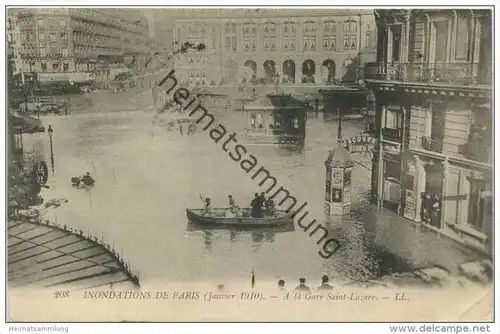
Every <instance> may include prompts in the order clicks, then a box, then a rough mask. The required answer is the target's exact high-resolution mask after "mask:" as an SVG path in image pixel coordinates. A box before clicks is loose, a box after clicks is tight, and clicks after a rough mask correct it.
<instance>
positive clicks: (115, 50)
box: [9, 8, 149, 73]
mask: <svg viewBox="0 0 500 334" xmlns="http://www.w3.org/2000/svg"><path fill="white" fill-rule="evenodd" d="M12 10H13V9H9V11H12ZM18 19H19V23H20V30H21V56H22V58H23V68H24V71H25V72H28V71H29V72H52V73H53V72H99V71H102V70H105V69H108V68H109V66H110V65H113V64H115V65H116V64H124V65H127V66H128V67H130V68H134V69H136V70H139V71H140V70H141V66H143V63H144V59H146V58H147V56H148V55H149V36H148V25H147V20H146V19H145V18H144V16H143V15H142V12H141V11H140V10H139V9H101V8H29V9H28V8H23V9H21V10H19V11H18Z"/></svg>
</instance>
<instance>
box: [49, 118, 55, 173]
mask: <svg viewBox="0 0 500 334" xmlns="http://www.w3.org/2000/svg"><path fill="white" fill-rule="evenodd" d="M47 133H48V134H49V139H50V167H51V168H52V175H54V148H53V146H52V136H53V135H54V130H53V129H52V126H51V125H49V128H48V129H47Z"/></svg>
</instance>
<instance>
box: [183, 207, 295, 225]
mask: <svg viewBox="0 0 500 334" xmlns="http://www.w3.org/2000/svg"><path fill="white" fill-rule="evenodd" d="M227 211H228V209H227V208H217V209H212V213H211V214H210V215H205V214H203V209H186V215H187V217H188V219H189V220H190V221H191V222H193V223H198V224H206V225H219V226H236V227H238V226H241V227H276V226H283V225H288V224H293V217H292V215H293V212H286V211H283V210H276V212H275V216H274V217H264V218H252V217H251V216H250V209H241V210H240V216H239V217H226V212H227Z"/></svg>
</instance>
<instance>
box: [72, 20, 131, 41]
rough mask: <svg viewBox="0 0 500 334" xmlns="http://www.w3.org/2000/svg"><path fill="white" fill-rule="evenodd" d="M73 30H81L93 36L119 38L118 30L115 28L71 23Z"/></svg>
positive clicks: (94, 24) (80, 22) (78, 22)
mask: <svg viewBox="0 0 500 334" xmlns="http://www.w3.org/2000/svg"><path fill="white" fill-rule="evenodd" d="M73 29H75V30H82V31H84V32H90V33H95V34H101V35H107V36H112V37H120V36H121V35H120V30H119V29H117V28H110V27H107V26H105V25H103V24H98V23H88V22H83V21H76V20H75V21H73Z"/></svg>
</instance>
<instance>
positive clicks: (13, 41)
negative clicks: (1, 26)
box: [7, 13, 22, 75]
mask: <svg viewBox="0 0 500 334" xmlns="http://www.w3.org/2000/svg"><path fill="white" fill-rule="evenodd" d="M7 52H8V58H9V61H10V62H11V64H10V66H11V70H12V75H15V74H18V73H21V71H22V59H21V31H20V29H19V21H18V19H17V16H16V15H15V13H8V16H7Z"/></svg>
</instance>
